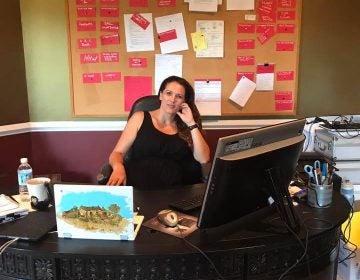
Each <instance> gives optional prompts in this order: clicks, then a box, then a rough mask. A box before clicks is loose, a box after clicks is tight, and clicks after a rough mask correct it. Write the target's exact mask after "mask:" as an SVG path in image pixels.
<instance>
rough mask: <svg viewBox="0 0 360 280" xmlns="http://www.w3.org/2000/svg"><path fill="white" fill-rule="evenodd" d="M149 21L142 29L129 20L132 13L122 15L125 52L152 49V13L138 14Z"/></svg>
mask: <svg viewBox="0 0 360 280" xmlns="http://www.w3.org/2000/svg"><path fill="white" fill-rule="evenodd" d="M140 15H141V16H142V17H144V18H145V19H146V20H148V21H149V22H150V24H149V26H148V27H147V28H146V29H145V30H144V29H143V28H141V27H140V26H139V25H138V24H136V23H135V22H133V21H132V20H131V16H132V14H125V15H124V29H125V40H126V51H127V52H138V51H153V50H154V30H153V21H152V14H151V13H145V14H140Z"/></svg>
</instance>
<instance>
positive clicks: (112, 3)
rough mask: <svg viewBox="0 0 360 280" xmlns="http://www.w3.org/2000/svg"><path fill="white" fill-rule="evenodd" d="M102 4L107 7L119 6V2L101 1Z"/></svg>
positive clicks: (111, 0) (117, 0)
mask: <svg viewBox="0 0 360 280" xmlns="http://www.w3.org/2000/svg"><path fill="white" fill-rule="evenodd" d="M100 3H101V4H105V5H119V0H100Z"/></svg>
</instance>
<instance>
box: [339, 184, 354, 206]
mask: <svg viewBox="0 0 360 280" xmlns="http://www.w3.org/2000/svg"><path fill="white" fill-rule="evenodd" d="M340 193H341V194H342V195H343V196H345V198H346V199H347V200H348V201H349V203H350V205H351V206H353V204H354V186H353V184H352V183H351V182H350V180H345V181H344V182H342V183H341V189H340Z"/></svg>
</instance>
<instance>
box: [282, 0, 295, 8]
mask: <svg viewBox="0 0 360 280" xmlns="http://www.w3.org/2000/svg"><path fill="white" fill-rule="evenodd" d="M295 6H296V0H278V7H279V8H295Z"/></svg>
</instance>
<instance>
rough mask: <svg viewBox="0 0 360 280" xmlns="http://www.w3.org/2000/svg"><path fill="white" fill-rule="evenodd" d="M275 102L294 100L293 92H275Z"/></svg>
mask: <svg viewBox="0 0 360 280" xmlns="http://www.w3.org/2000/svg"><path fill="white" fill-rule="evenodd" d="M275 100H292V92H291V91H278V92H275Z"/></svg>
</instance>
